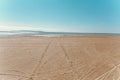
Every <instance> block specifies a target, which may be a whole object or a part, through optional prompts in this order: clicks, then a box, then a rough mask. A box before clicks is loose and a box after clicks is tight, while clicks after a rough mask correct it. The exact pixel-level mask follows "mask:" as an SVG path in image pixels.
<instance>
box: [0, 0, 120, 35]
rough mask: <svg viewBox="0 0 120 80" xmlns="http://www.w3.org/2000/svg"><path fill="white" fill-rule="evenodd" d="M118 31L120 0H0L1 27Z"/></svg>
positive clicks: (71, 30)
mask: <svg viewBox="0 0 120 80" xmlns="http://www.w3.org/2000/svg"><path fill="white" fill-rule="evenodd" d="M4 30H42V31H54V32H57V31H58V32H92V33H94V32H96V33H120V0H0V31H4Z"/></svg>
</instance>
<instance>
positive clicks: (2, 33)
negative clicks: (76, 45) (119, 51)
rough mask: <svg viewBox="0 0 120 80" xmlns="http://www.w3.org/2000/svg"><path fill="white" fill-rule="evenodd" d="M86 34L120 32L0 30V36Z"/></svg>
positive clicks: (110, 34) (104, 34)
mask: <svg viewBox="0 0 120 80" xmlns="http://www.w3.org/2000/svg"><path fill="white" fill-rule="evenodd" d="M71 35H72V36H86V35H96V36H120V33H78V32H44V31H29V30H19V31H0V37H11V36H48V37H54V36H71Z"/></svg>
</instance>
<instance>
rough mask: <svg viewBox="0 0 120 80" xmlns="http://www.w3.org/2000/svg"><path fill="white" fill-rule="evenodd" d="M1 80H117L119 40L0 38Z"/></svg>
mask: <svg viewBox="0 0 120 80" xmlns="http://www.w3.org/2000/svg"><path fill="white" fill-rule="evenodd" d="M0 80H120V36H63V37H6V38H0Z"/></svg>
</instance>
